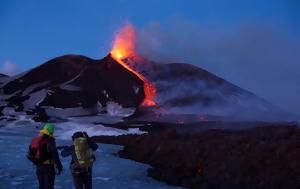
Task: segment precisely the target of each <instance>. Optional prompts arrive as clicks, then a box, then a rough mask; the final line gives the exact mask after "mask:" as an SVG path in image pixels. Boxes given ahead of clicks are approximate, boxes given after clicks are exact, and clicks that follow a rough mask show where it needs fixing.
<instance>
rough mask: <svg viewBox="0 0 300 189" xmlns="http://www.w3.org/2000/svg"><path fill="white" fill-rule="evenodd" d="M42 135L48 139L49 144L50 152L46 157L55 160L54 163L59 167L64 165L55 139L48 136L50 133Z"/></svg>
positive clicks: (44, 138)
mask: <svg viewBox="0 0 300 189" xmlns="http://www.w3.org/2000/svg"><path fill="white" fill-rule="evenodd" d="M42 137H43V139H42V140H48V145H47V147H48V149H47V151H48V154H47V158H46V159H47V160H50V161H52V162H54V164H55V165H56V166H57V167H62V164H61V161H60V159H59V155H58V151H57V149H56V142H55V139H54V138H53V137H51V136H48V135H43V136H42Z"/></svg>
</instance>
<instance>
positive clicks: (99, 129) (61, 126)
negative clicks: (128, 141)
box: [55, 122, 145, 140]
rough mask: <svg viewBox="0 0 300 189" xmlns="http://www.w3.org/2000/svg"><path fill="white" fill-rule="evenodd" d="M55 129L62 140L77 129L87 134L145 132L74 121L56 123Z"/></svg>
mask: <svg viewBox="0 0 300 189" xmlns="http://www.w3.org/2000/svg"><path fill="white" fill-rule="evenodd" d="M56 128H57V131H56V132H55V136H56V138H59V139H62V140H70V139H71V138H72V135H73V133H75V132H77V131H85V132H87V134H88V135H89V136H119V135H128V134H144V133H145V132H142V131H140V130H139V129H130V130H121V129H116V128H111V127H104V126H103V125H100V124H98V125H93V124H84V123H76V122H64V123H57V124H56Z"/></svg>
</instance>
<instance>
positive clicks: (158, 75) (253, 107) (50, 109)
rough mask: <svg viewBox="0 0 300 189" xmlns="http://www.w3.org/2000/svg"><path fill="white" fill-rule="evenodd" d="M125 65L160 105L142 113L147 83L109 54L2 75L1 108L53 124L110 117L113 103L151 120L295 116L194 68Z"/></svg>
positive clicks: (134, 60)
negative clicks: (152, 90) (59, 120)
mask: <svg viewBox="0 0 300 189" xmlns="http://www.w3.org/2000/svg"><path fill="white" fill-rule="evenodd" d="M124 62H126V63H127V64H128V65H130V67H132V68H133V69H135V70H137V71H138V72H139V73H141V74H142V75H143V76H144V77H145V78H147V79H148V80H149V81H150V82H151V83H152V84H153V85H154V86H155V88H156V96H155V99H154V100H155V101H156V103H157V106H156V107H154V108H152V109H151V108H149V109H148V111H146V112H145V111H144V112H143V111H141V108H145V107H141V106H140V105H141V103H142V102H143V100H144V97H145V94H144V90H143V87H144V85H143V81H142V80H141V79H140V78H138V77H137V76H136V75H135V74H133V73H132V72H130V71H129V70H127V69H125V68H124V67H123V66H122V65H120V64H119V63H118V62H117V61H115V60H114V59H113V58H112V57H111V55H110V54H109V55H107V56H106V57H104V58H102V59H99V60H94V59H91V58H88V57H85V56H80V55H65V56H61V57H57V58H54V59H51V60H49V61H47V62H45V63H43V64H41V65H40V66H37V67H35V68H33V69H31V70H28V71H26V72H24V73H21V74H19V75H16V76H12V77H8V76H5V75H0V110H2V111H1V112H2V113H3V114H4V115H6V116H10V115H11V114H15V113H14V112H23V113H24V114H27V115H35V116H34V117H35V119H34V120H36V121H47V120H48V119H50V118H51V117H53V114H54V116H56V117H65V116H63V115H64V114H68V116H83V115H84V116H86V115H97V114H99V113H105V112H107V104H108V103H111V102H113V103H117V104H119V105H120V106H121V107H124V108H133V109H135V110H137V111H136V113H137V114H138V113H140V112H143V113H142V114H139V116H140V120H146V121H149V120H153V119H155V121H160V122H161V121H170V120H168V119H169V118H172V117H173V116H172V115H174V114H178V115H179V114H181V115H182V114H185V115H186V116H182V117H184V118H183V120H181V119H180V120H173V122H184V121H185V119H190V118H189V117H194V118H193V120H192V121H201V120H203V119H202V118H203V116H202V115H205V116H206V117H208V118H209V119H208V120H222V119H223V118H226V120H272V121H273V120H278V119H287V118H289V117H292V116H290V115H289V114H287V113H285V112H283V111H281V110H280V109H279V108H277V107H275V106H273V105H271V104H270V103H268V102H267V101H265V100H264V99H262V98H260V97H258V96H256V95H255V94H253V93H251V92H249V91H247V90H245V89H242V88H240V87H238V86H236V85H234V84H232V83H230V82H228V81H226V80H224V79H222V78H220V77H218V76H216V75H214V74H212V73H210V72H208V71H206V70H204V69H201V68H199V67H196V66H193V65H190V64H183V63H170V64H161V63H155V62H151V61H148V60H146V59H144V58H143V57H129V58H127V59H125V60H124ZM8 112H9V113H8ZM66 112H68V113H66ZM18 114H19V113H18ZM164 115H166V116H164ZM170 115H171V116H170ZM204 119H205V118H204Z"/></svg>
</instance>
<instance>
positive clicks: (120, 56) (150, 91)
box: [111, 24, 156, 106]
mask: <svg viewBox="0 0 300 189" xmlns="http://www.w3.org/2000/svg"><path fill="white" fill-rule="evenodd" d="M135 40H136V34H135V30H134V28H133V26H132V25H130V24H128V25H127V26H125V27H123V28H122V29H121V30H120V31H118V32H117V34H116V36H115V40H114V43H113V48H112V51H111V55H112V57H113V58H114V59H115V60H116V61H117V62H118V63H119V64H121V65H122V66H123V67H124V68H126V69H127V70H128V71H130V72H132V73H133V74H135V75H136V76H137V77H138V78H140V79H141V80H142V81H143V83H144V94H145V98H144V101H143V102H142V104H141V106H155V105H156V103H155V101H154V97H155V94H156V88H155V86H154V85H153V84H152V83H151V82H150V81H148V80H147V79H146V78H145V77H144V76H143V75H141V74H140V73H138V72H137V71H135V70H134V69H132V68H131V67H130V66H128V65H127V64H126V63H125V62H124V61H123V60H124V58H127V57H130V56H134V55H135V51H134V50H135V42H136V41H135Z"/></svg>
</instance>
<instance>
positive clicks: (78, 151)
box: [74, 137, 95, 169]
mask: <svg viewBox="0 0 300 189" xmlns="http://www.w3.org/2000/svg"><path fill="white" fill-rule="evenodd" d="M74 149H75V155H76V158H77V162H76V163H77V164H78V165H79V167H80V168H83V169H85V168H89V167H92V165H93V162H94V160H95V156H94V152H93V149H92V148H91V147H90V145H89V143H88V139H87V138H86V137H78V138H75V139H74Z"/></svg>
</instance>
